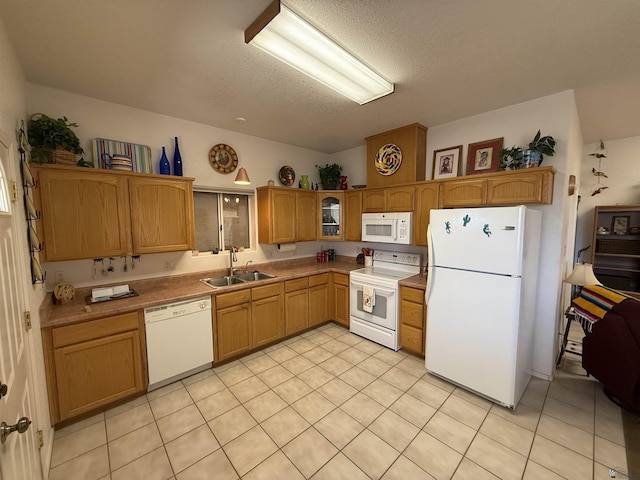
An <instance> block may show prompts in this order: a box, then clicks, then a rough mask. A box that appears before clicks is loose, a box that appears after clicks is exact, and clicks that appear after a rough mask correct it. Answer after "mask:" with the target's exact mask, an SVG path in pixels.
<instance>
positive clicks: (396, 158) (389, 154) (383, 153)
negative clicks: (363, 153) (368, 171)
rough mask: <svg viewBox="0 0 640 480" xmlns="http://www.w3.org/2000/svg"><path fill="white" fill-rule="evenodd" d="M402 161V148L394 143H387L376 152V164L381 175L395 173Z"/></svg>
mask: <svg viewBox="0 0 640 480" xmlns="http://www.w3.org/2000/svg"><path fill="white" fill-rule="evenodd" d="M401 163H402V150H400V147H399V146H397V145H396V144H394V143H387V144H386V145H383V146H382V147H380V150H378V153H376V160H375V166H376V170H377V171H378V173H379V174H380V175H393V174H394V173H396V171H397V170H398V169H399V168H400V164H401Z"/></svg>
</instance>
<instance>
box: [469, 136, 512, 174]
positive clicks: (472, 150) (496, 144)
mask: <svg viewBox="0 0 640 480" xmlns="http://www.w3.org/2000/svg"><path fill="white" fill-rule="evenodd" d="M503 143H504V137H500V138H494V139H492V140H485V141H484V142H476V143H470V144H469V149H468V152H467V175H473V174H475V173H489V172H497V171H498V170H499V168H500V157H499V155H498V152H499V151H500V150H501V149H502V145H503Z"/></svg>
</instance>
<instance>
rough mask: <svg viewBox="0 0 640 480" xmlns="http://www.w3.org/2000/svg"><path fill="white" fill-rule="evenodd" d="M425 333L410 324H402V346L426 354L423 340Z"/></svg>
mask: <svg viewBox="0 0 640 480" xmlns="http://www.w3.org/2000/svg"><path fill="white" fill-rule="evenodd" d="M424 340H425V338H424V333H423V331H422V329H421V328H420V329H418V328H414V327H411V326H409V325H401V326H400V346H401V347H402V348H404V349H407V350H411V351H412V352H415V353H419V354H420V355H424V349H423V347H422V346H423V342H424Z"/></svg>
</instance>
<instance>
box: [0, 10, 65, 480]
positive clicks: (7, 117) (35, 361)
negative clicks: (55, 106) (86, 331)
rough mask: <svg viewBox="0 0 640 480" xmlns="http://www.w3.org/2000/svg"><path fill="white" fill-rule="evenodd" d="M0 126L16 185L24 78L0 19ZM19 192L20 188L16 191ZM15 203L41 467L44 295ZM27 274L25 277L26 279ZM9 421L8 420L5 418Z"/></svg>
mask: <svg viewBox="0 0 640 480" xmlns="http://www.w3.org/2000/svg"><path fill="white" fill-rule="evenodd" d="M0 65H1V67H0V130H2V132H3V134H4V135H6V136H7V138H8V139H9V140H11V141H13V142H14V144H13V146H12V149H11V150H12V154H13V157H12V158H11V160H13V164H12V165H10V169H11V171H9V172H6V173H7V176H8V178H10V179H15V180H16V181H17V183H18V184H19V185H20V184H21V183H22V182H21V181H20V170H19V167H20V164H19V162H20V156H19V154H18V150H17V145H16V144H15V138H16V131H17V129H18V128H19V126H20V121H21V120H24V121H25V125H26V119H27V118H28V117H27V107H26V95H25V79H24V75H23V73H22V68H21V67H20V64H19V63H18V60H17V58H16V55H15V51H14V50H13V47H12V46H11V44H10V43H9V39H8V37H7V34H6V30H5V27H4V24H3V23H2V20H0ZM20 195H21V196H22V190H21V191H20ZM14 205H15V206H16V213H15V214H14V215H16V217H17V219H18V223H19V224H20V225H21V226H20V228H19V229H18V230H19V232H17V235H18V250H19V251H18V254H19V255H21V257H20V258H19V260H20V268H21V269H22V271H23V272H24V278H25V281H24V282H23V284H21V285H20V286H17V287H18V288H19V290H20V291H21V292H22V291H24V292H25V297H26V298H25V299H24V303H25V305H24V308H25V309H29V310H30V311H31V319H32V325H33V328H32V329H31V330H30V331H29V332H28V333H27V338H28V341H29V344H30V349H31V362H32V371H33V373H34V377H35V378H33V379H32V380H33V382H34V400H35V409H36V411H35V412H33V414H34V415H36V418H32V421H34V424H33V426H32V428H34V427H35V428H37V429H42V432H43V437H44V438H43V440H44V448H43V449H42V450H41V451H40V453H41V461H42V464H43V468H44V470H45V471H48V468H49V459H50V456H49V454H50V452H51V446H52V439H53V430H52V428H51V422H50V420H49V404H48V400H47V387H46V379H45V375H44V367H43V366H44V356H43V353H42V337H41V336H40V317H39V314H38V309H39V308H40V304H41V303H42V300H43V298H44V295H45V290H44V287H43V285H31V283H30V278H31V276H30V274H29V272H30V257H29V253H28V252H29V247H28V245H27V240H26V234H25V233H24V232H26V231H27V225H26V220H24V219H25V218H26V215H25V212H24V208H23V206H22V202H21V201H20V202H17V203H15V204H14ZM27 278H29V281H27ZM7 421H9V420H7Z"/></svg>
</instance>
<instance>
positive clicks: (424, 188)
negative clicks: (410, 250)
mask: <svg viewBox="0 0 640 480" xmlns="http://www.w3.org/2000/svg"><path fill="white" fill-rule="evenodd" d="M438 188H439V184H438V183H428V184H422V185H418V186H417V187H416V213H415V215H414V216H413V243H414V245H426V244H427V227H428V226H429V218H430V216H431V210H432V209H434V208H438Z"/></svg>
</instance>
